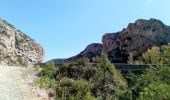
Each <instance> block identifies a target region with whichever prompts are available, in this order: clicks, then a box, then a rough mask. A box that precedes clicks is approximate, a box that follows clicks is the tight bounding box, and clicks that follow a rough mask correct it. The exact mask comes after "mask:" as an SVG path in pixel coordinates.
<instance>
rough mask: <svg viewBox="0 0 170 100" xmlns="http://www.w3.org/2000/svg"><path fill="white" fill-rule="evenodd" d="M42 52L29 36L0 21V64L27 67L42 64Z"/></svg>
mask: <svg viewBox="0 0 170 100" xmlns="http://www.w3.org/2000/svg"><path fill="white" fill-rule="evenodd" d="M43 57H44V50H43V48H42V47H41V46H40V45H39V44H38V43H36V42H35V41H34V40H33V39H31V38H30V37H29V36H27V35H25V34H24V33H23V32H21V31H20V30H17V29H16V28H15V27H14V26H12V25H11V24H9V23H8V22H6V21H4V20H2V19H0V63H1V64H7V65H27V64H34V63H38V62H43Z"/></svg>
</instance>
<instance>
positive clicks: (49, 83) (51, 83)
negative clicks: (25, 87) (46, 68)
mask: <svg viewBox="0 0 170 100" xmlns="http://www.w3.org/2000/svg"><path fill="white" fill-rule="evenodd" d="M36 84H37V86H39V87H40V88H54V87H55V84H56V81H55V80H54V79H51V78H47V77H41V78H40V80H38V81H37V82H36Z"/></svg>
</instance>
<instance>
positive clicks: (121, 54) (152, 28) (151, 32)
mask: <svg viewBox="0 0 170 100" xmlns="http://www.w3.org/2000/svg"><path fill="white" fill-rule="evenodd" d="M169 42H170V26H166V25H165V24H163V23H162V22H161V21H160V20H157V19H149V20H144V19H139V20H137V21H136V22H135V23H130V24H129V25H128V27H127V28H124V29H123V30H122V31H120V32H116V33H106V34H105V35H104V36H103V37H102V44H96V43H95V44H91V45H89V46H87V48H86V49H85V50H84V51H82V52H81V53H80V54H78V55H76V56H74V57H71V58H68V59H66V60H65V62H69V61H74V60H76V59H79V58H82V57H87V58H92V57H96V56H100V55H101V54H102V53H103V54H107V55H108V58H109V60H110V61H111V62H113V63H126V62H127V58H128V56H129V53H132V54H133V56H134V57H135V58H138V57H139V56H140V55H141V54H142V53H144V52H145V51H146V50H147V49H148V48H151V47H152V46H160V45H163V44H167V43H169Z"/></svg>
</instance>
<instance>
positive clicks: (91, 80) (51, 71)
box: [39, 55, 127, 100]
mask: <svg viewBox="0 0 170 100" xmlns="http://www.w3.org/2000/svg"><path fill="white" fill-rule="evenodd" d="M96 59H97V62H95V63H91V62H89V61H88V59H86V58H82V59H79V60H77V61H75V62H72V63H68V64H64V65H61V66H58V67H57V68H56V67H55V68H54V67H52V66H51V65H48V66H46V67H45V68H43V69H42V70H41V71H40V76H41V77H43V79H41V80H40V82H39V83H40V85H42V86H45V87H49V86H51V82H50V80H51V79H55V81H56V83H55V85H54V86H55V88H54V89H55V90H56V95H57V99H59V100H60V99H61V100H63V99H64V100H65V99H68V100H95V99H96V98H99V99H113V98H115V96H116V95H117V94H119V93H120V92H121V91H124V90H125V89H126V88H127V82H126V80H125V79H124V77H123V76H122V75H121V73H120V72H119V71H117V70H116V68H115V66H114V65H113V64H112V63H111V62H110V61H109V60H108V59H107V56H105V55H103V56H101V57H100V58H96ZM46 83H48V84H46Z"/></svg>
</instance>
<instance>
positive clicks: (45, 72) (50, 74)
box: [39, 65, 56, 79]
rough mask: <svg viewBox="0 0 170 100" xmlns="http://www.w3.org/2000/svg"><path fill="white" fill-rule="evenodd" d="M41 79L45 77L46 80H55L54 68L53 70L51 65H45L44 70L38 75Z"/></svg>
mask: <svg viewBox="0 0 170 100" xmlns="http://www.w3.org/2000/svg"><path fill="white" fill-rule="evenodd" d="M39 75H40V76H41V77H47V78H51V79H52V78H55V75H56V68H54V66H53V65H47V66H45V68H44V69H42V70H41V71H40V73H39Z"/></svg>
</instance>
